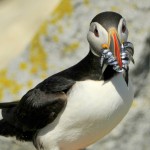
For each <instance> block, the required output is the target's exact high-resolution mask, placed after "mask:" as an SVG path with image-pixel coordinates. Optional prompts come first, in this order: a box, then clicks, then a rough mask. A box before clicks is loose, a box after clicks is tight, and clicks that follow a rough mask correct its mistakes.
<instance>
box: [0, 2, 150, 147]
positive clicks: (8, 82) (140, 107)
mask: <svg viewBox="0 0 150 150" xmlns="http://www.w3.org/2000/svg"><path fill="white" fill-rule="evenodd" d="M106 10H111V11H116V12H119V13H121V14H122V15H123V16H124V17H125V19H126V20H127V24H128V27H129V41H131V42H133V43H134V47H135V56H134V57H135V62H136V63H135V65H132V66H131V79H132V81H133V85H134V88H135V100H134V103H133V105H132V108H131V110H130V111H129V113H128V114H127V116H126V117H125V119H124V120H123V121H122V122H121V123H120V124H119V125H118V127H117V128H115V129H114V130H113V131H112V132H111V133H110V134H109V135H108V136H106V137H105V138H104V139H103V140H101V141H100V142H98V143H97V144H94V145H92V146H90V147H89V148H87V149H89V150H98V149H100V150H101V149H102V150H112V149H115V150H120V149H121V150H126V149H128V150H133V149H136V150H148V149H149V141H150V119H149V114H150V94H149V91H150V72H149V70H150V25H149V24H150V20H149V16H150V2H149V0H144V1H136V0H133V1H129V0H114V1H112V0H108V1H105V0H101V1H97V0H76V1H73V0H62V2H61V3H60V5H59V7H58V8H57V9H56V10H55V11H54V12H53V14H52V15H51V16H50V17H49V18H48V20H47V21H45V22H44V23H43V25H42V26H41V28H40V29H39V31H38V32H37V33H36V34H35V37H34V38H33V40H32V41H31V43H30V44H29V45H28V47H27V48H26V49H25V50H24V52H23V53H22V55H20V56H19V57H18V58H16V59H15V60H14V61H13V62H12V63H11V64H10V66H8V67H7V68H6V69H3V70H1V71H0V99H1V101H13V100H17V99H19V98H20V97H21V96H22V95H23V94H25V93H26V91H27V90H29V89H30V88H32V87H34V86H35V85H36V84H37V83H38V82H40V81H42V80H43V79H45V78H46V77H48V76H50V75H52V74H53V73H56V72H58V71H61V70H63V69H65V68H67V67H69V66H71V65H73V64H75V63H77V62H78V61H79V60H81V59H82V58H83V57H84V56H85V55H86V54H87V53H88V50H89V46H88V42H87V41H86V34H87V31H88V28H89V23H90V21H91V19H92V18H93V17H94V16H95V15H96V14H97V13H99V12H102V11H106ZM29 145H30V144H25V145H22V144H16V143H14V141H13V140H6V139H4V138H2V140H1V141H0V150H9V149H10V148H11V149H13V150H23V149H28V150H29V149H34V148H33V147H32V146H31V145H30V146H29Z"/></svg>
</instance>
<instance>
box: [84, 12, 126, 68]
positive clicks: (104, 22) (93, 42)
mask: <svg viewBox="0 0 150 150" xmlns="http://www.w3.org/2000/svg"><path fill="white" fill-rule="evenodd" d="M127 38H128V29H127V26H126V21H125V19H124V18H123V17H122V16H121V15H120V14H118V13H116V12H111V11H108V12H102V13H100V14H98V15H96V16H95V17H94V18H93V19H92V21H91V23H90V28H89V32H88V34H87V40H88V42H89V44H90V50H91V51H92V53H93V54H94V55H96V56H99V55H100V51H101V50H102V49H104V48H108V49H110V51H111V52H112V53H113V55H114V57H116V59H117V61H118V64H119V65H120V67H121V65H122V61H121V57H120V50H121V44H123V42H126V41H127Z"/></svg>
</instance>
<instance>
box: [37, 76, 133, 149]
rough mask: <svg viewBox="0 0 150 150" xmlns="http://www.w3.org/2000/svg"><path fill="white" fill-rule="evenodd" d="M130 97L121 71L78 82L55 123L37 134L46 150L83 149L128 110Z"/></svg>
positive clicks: (114, 124) (111, 126) (131, 91)
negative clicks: (55, 149) (103, 78)
mask: <svg viewBox="0 0 150 150" xmlns="http://www.w3.org/2000/svg"><path fill="white" fill-rule="evenodd" d="M132 100H133V90H132V88H131V84H130V82H129V85H128V86H127V85H126V82H125V80H124V78H123V76H122V74H121V73H120V74H118V75H116V76H115V77H113V78H112V79H111V81H108V82H103V81H93V80H86V81H80V82H77V83H76V84H75V85H74V86H73V88H72V89H71V90H70V92H69V94H68V103H67V106H66V108H65V110H64V111H63V113H62V114H61V116H60V117H58V118H57V119H56V120H55V121H54V123H52V124H50V125H48V126H46V127H45V128H44V129H42V131H41V132H40V133H39V134H38V138H37V139H38V140H39V142H42V143H44V145H46V146H45V147H47V149H46V148H45V149H46V150H53V148H52V147H54V146H53V145H54V143H55V145H57V146H58V147H61V149H62V150H76V149H79V148H84V147H86V146H88V145H90V144H92V143H94V142H95V141H97V140H99V139H100V138H102V137H103V136H105V135H106V134H107V133H108V132H110V131H111V130H112V129H113V128H114V127H115V126H116V125H117V124H118V123H119V122H120V121H121V119H122V118H123V117H124V116H125V114H126V113H127V112H128V110H129V108H130V106H131V103H132Z"/></svg>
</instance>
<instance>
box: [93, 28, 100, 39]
mask: <svg viewBox="0 0 150 150" xmlns="http://www.w3.org/2000/svg"><path fill="white" fill-rule="evenodd" d="M94 34H95V36H96V37H99V34H98V30H97V28H95V30H94Z"/></svg>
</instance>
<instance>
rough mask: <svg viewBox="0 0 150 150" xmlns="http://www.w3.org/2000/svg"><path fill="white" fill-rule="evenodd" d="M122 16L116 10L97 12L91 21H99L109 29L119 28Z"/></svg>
mask: <svg viewBox="0 0 150 150" xmlns="http://www.w3.org/2000/svg"><path fill="white" fill-rule="evenodd" d="M121 18H122V16H121V15H120V14H118V13H116V12H112V11H106V12H102V13H99V14H97V15H96V16H95V17H94V18H93V19H92V21H91V23H92V22H97V23H99V24H100V25H101V26H103V27H104V28H105V29H106V30H107V31H108V30H109V28H111V27H115V28H117V27H118V24H119V21H120V19H121Z"/></svg>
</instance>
